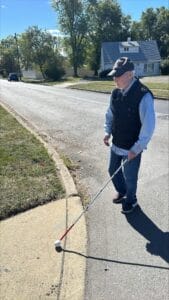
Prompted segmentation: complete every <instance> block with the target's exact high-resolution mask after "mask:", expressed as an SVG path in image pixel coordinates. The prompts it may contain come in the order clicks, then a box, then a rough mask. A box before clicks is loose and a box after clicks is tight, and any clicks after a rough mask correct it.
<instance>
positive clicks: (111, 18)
mask: <svg viewBox="0 0 169 300" xmlns="http://www.w3.org/2000/svg"><path fill="white" fill-rule="evenodd" d="M87 12H88V25H89V33H88V34H89V47H88V63H89V65H90V67H91V69H92V70H93V71H94V74H95V75H97V72H98V69H99V65H100V55H101V44H102V42H112V41H118V40H120V39H121V34H122V23H121V22H122V12H121V9H120V6H119V4H118V3H117V2H116V1H114V0H102V1H89V3H88V10H87ZM128 20H129V19H128Z"/></svg>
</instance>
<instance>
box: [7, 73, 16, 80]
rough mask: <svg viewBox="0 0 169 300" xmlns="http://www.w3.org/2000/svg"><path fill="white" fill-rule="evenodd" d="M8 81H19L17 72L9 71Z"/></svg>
mask: <svg viewBox="0 0 169 300" xmlns="http://www.w3.org/2000/svg"><path fill="white" fill-rule="evenodd" d="M8 81H19V78H18V75H17V73H9V75H8Z"/></svg>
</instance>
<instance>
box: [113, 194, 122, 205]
mask: <svg viewBox="0 0 169 300" xmlns="http://www.w3.org/2000/svg"><path fill="white" fill-rule="evenodd" d="M124 196H125V195H123V194H120V193H117V195H116V196H115V197H114V198H113V200H112V201H113V203H115V204H119V203H122V202H123V198H124Z"/></svg>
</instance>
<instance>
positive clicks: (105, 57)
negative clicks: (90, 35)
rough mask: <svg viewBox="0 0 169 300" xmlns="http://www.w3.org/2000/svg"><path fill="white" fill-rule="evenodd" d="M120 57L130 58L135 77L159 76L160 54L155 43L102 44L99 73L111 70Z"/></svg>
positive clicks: (152, 41) (128, 41)
mask: <svg viewBox="0 0 169 300" xmlns="http://www.w3.org/2000/svg"><path fill="white" fill-rule="evenodd" d="M121 56H127V57H128V58H130V59H131V60H132V61H133V63H134V66H135V72H136V76H153V75H160V61H161V57H160V53H159V50H158V46H157V43H156V41H154V40H149V41H131V39H130V38H128V40H127V41H125V42H104V43H102V48H101V65H100V70H99V73H100V72H102V71H105V70H110V69H112V66H113V64H114V62H115V61H116V60H117V59H118V58H119V57H121Z"/></svg>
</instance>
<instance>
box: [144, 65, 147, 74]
mask: <svg viewBox="0 0 169 300" xmlns="http://www.w3.org/2000/svg"><path fill="white" fill-rule="evenodd" d="M144 73H147V64H144Z"/></svg>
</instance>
